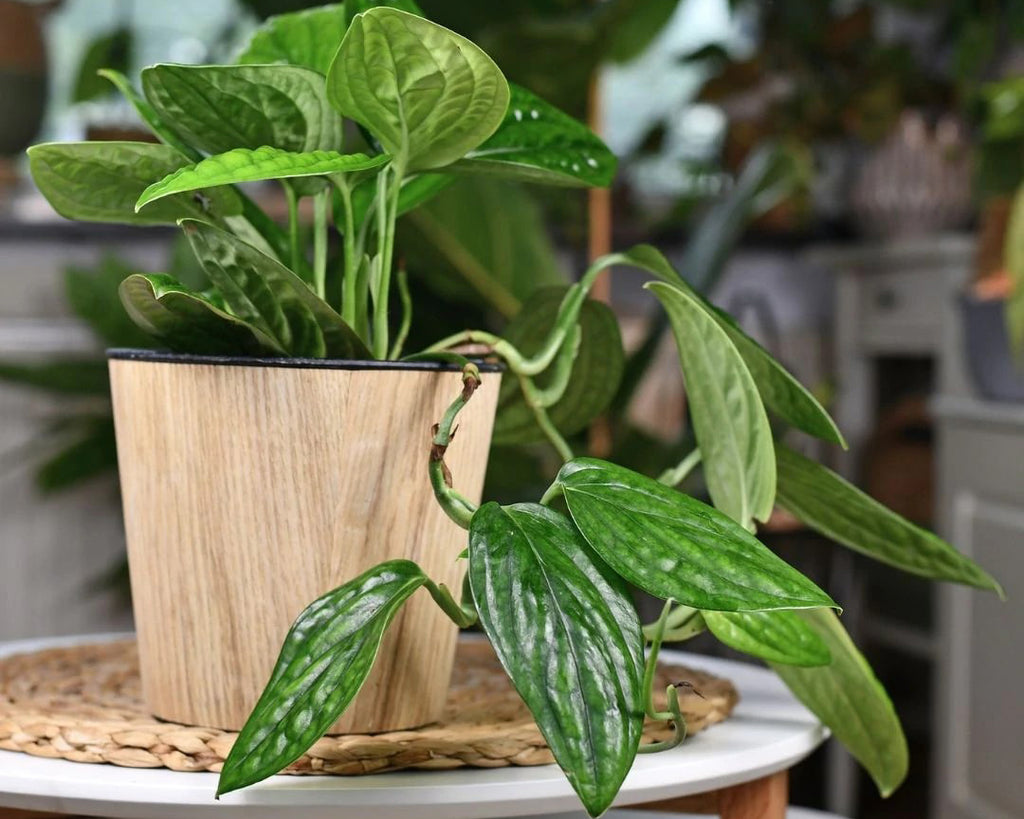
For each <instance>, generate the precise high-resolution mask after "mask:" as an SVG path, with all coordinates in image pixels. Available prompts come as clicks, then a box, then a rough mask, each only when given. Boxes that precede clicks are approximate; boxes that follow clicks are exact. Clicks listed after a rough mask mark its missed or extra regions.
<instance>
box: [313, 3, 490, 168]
mask: <svg viewBox="0 0 1024 819" xmlns="http://www.w3.org/2000/svg"><path fill="white" fill-rule="evenodd" d="M327 93H328V96H329V98H330V100H331V102H332V103H333V105H334V106H335V108H337V110H338V111H339V112H341V113H342V114H344V115H345V116H347V117H350V118H352V119H354V120H355V121H356V122H358V123H360V124H361V125H363V126H364V127H366V128H367V129H369V130H370V132H371V133H372V134H373V135H374V136H375V137H376V138H377V139H378V140H380V143H381V144H382V145H383V146H384V149H385V151H386V152H387V153H389V154H391V155H392V156H393V157H395V161H396V163H397V164H398V165H399V167H401V168H402V170H403V171H412V170H426V169H429V168H437V167H441V166H443V165H448V164H450V163H452V162H454V161H455V160H457V159H461V158H462V157H463V156H465V154H466V153H467V152H468V151H470V150H472V149H473V148H475V147H477V146H478V145H479V144H480V143H481V142H483V141H484V140H485V139H487V138H488V137H489V136H490V135H491V134H492V133H494V131H495V129H496V128H497V127H498V126H499V125H500V124H501V120H502V118H503V117H504V115H505V110H506V109H507V108H508V100H509V90H508V83H507V82H506V81H505V78H504V76H503V75H502V73H501V70H500V69H499V68H498V67H497V66H496V65H495V64H494V61H493V60H491V58H490V57H488V56H487V54H485V53H484V52H483V51H482V50H481V49H480V48H479V47H478V46H477V45H475V44H474V43H472V42H470V41H469V40H467V39H466V38H465V37H462V36H460V35H458V34H456V33H455V32H453V31H449V30H448V29H446V28H444V27H443V26H439V25H437V24H436V23H431V22H430V21H429V20H425V19H423V18H422V17H417V16H415V15H413V14H408V13H406V12H403V11H397V10H395V9H390V8H383V7H378V8H373V9H370V10H369V11H367V12H364V13H363V14H360V15H359V16H357V17H356V18H355V19H354V20H353V21H352V25H351V26H350V27H349V30H348V32H347V33H346V34H345V39H344V40H343V41H342V44H341V48H340V49H339V50H338V55H337V56H336V57H335V59H334V62H333V63H332V64H331V68H330V71H329V72H328V75H327Z"/></svg>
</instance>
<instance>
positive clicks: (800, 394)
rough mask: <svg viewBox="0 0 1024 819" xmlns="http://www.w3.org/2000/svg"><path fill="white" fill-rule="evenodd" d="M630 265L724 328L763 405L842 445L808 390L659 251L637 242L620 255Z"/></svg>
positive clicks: (812, 432) (836, 430) (833, 428)
mask: <svg viewBox="0 0 1024 819" xmlns="http://www.w3.org/2000/svg"><path fill="white" fill-rule="evenodd" d="M624 256H625V258H626V259H627V261H628V262H629V263H630V264H633V265H635V266H636V267H639V268H640V269H641V270H646V271H647V272H648V273H651V274H653V275H655V276H657V277H658V278H659V279H661V280H662V281H664V282H667V283H668V284H671V285H674V286H676V287H678V288H679V289H680V290H683V291H684V292H685V293H687V294H688V295H689V296H691V297H692V298H693V299H695V300H696V301H697V302H698V303H699V304H700V305H701V306H702V307H703V308H704V309H705V310H706V311H707V312H708V314H709V315H711V316H712V318H714V319H715V321H716V322H718V324H719V326H720V327H721V328H722V329H723V330H725V332H726V333H727V334H728V336H729V338H730V339H731V340H732V342H733V344H734V345H735V346H736V350H737V351H738V352H739V354H740V355H741V356H742V357H743V363H744V364H746V365H747V369H748V370H749V371H750V375H751V377H752V378H753V379H754V382H755V383H756V384H757V389H758V392H759V393H760V394H761V400H762V401H764V404H765V406H766V407H767V408H768V409H770V410H771V411H772V412H774V413H775V414H776V415H778V416H779V417H781V418H783V419H784V420H785V421H787V422H789V423H790V424H792V425H793V426H795V427H796V428H797V429H800V430H803V431H804V432H806V433H808V434H809V435H814V436H815V437H818V438H821V439H823V440H825V441H831V442H833V443H836V444H839V445H840V446H842V447H845V446H846V441H845V440H844V439H843V435H842V433H841V432H840V431H839V428H838V427H837V426H836V423H835V421H833V420H832V417H831V416H830V415H829V414H828V412H827V411H826V410H825V408H824V407H822V406H821V404H820V403H819V402H818V399H817V398H815V397H814V396H813V395H812V394H811V392H810V391H809V390H807V389H806V388H805V387H804V386H803V385H802V384H801V383H800V382H799V381H797V380H796V379H795V378H794V377H793V376H792V375H791V374H790V373H789V372H788V371H787V370H786V368H785V367H783V366H782V365H781V364H780V363H779V362H778V361H776V360H775V359H774V358H772V356H771V355H770V354H769V353H768V352H767V351H766V350H765V349H764V348H763V347H762V346H761V345H760V344H758V343H757V342H756V341H754V339H752V338H751V337H750V336H748V335H747V334H746V333H744V332H743V329H742V328H741V327H740V326H739V324H737V323H736V320H735V319H734V318H733V317H732V316H730V315H729V314H728V313H726V312H725V311H724V310H721V309H719V308H718V307H715V306H714V305H713V304H711V302H709V301H708V300H707V299H705V298H704V297H703V296H701V295H700V294H698V293H697V292H696V291H695V290H694V289H693V288H692V287H691V286H690V285H689V283H687V282H686V281H685V280H684V279H683V278H682V276H680V275H679V273H678V272H677V271H676V270H675V268H673V267H672V265H671V264H669V261H668V259H666V258H665V257H664V256H663V255H662V253H661V251H659V250H658V249H657V248H654V247H651V246H650V245H637V246H636V247H634V248H632V249H631V250H630V251H629V252H627V253H625V254H624Z"/></svg>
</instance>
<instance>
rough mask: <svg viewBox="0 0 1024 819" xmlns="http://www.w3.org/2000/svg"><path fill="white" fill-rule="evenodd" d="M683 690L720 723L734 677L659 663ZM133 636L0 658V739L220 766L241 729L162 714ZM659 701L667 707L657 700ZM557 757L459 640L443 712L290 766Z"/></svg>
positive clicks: (650, 732) (358, 769) (86, 753)
mask: <svg viewBox="0 0 1024 819" xmlns="http://www.w3.org/2000/svg"><path fill="white" fill-rule="evenodd" d="M682 680H686V681H689V682H691V683H692V684H693V686H694V687H695V688H696V689H697V690H698V691H700V693H701V694H703V695H704V697H705V698H704V699H701V698H700V697H698V696H697V695H696V694H694V693H692V692H691V691H688V690H687V689H685V688H682V689H680V690H679V694H680V706H681V708H682V711H683V713H684V714H685V715H686V721H687V725H688V727H689V730H690V732H691V733H695V732H697V731H700V730H702V729H704V728H706V727H707V726H709V725H713V724H714V723H716V722H721V721H722V720H724V719H725V718H726V717H728V716H729V714H730V713H731V712H732V709H733V707H734V706H735V705H736V702H737V701H738V699H739V697H738V696H737V694H736V690H735V689H734V688H733V686H732V683H730V682H729V681H728V680H724V679H720V678H717V677H713V676H711V675H710V674H706V673H704V672H702V671H697V670H693V669H689V668H683V667H681V666H672V665H665V664H662V665H660V666H659V668H658V674H657V679H656V684H655V691H656V692H663V691H664V690H665V686H666V685H668V684H669V683H670V682H672V683H674V682H679V681H682ZM139 690H140V686H139V671H138V656H137V654H136V650H135V643H134V642H132V641H123V642H115V643H101V644H97V645H84V646H78V647H74V648H60V649H51V650H48V651H40V652H37V653H33V654H21V655H16V656H12V657H9V658H6V659H2V660H0V749H5V750H9V751H23V752H24V753H27V754H32V755H34V756H42V757H50V758H54V759H57V758H62V759H68V760H71V761H73V762H109V763H112V764H114V765H123V766H127V767H132V768H160V767H166V768H170V769H171V770H175V771H219V770H220V768H221V765H222V764H223V762H224V758H225V756H226V755H227V753H228V751H229V750H230V749H231V745H232V743H233V742H234V741H235V737H236V736H237V734H235V733H231V732H227V731H221V730H218V729H215V728H201V727H195V726H188V725H175V724H171V723H166V722H160V721H159V720H157V719H156V718H155V717H153V716H151V715H150V714H148V713H147V711H146V708H145V706H144V705H143V704H142V701H141V698H140V693H139ZM655 703H656V705H658V706H659V707H664V696H663V695H662V702H661V703H658V700H657V697H656V699H655ZM671 733H672V730H671V728H670V727H669V726H668V725H667V724H666V723H663V722H661V723H659V722H651V721H648V723H647V725H646V726H645V729H644V741H645V742H652V741H655V740H662V739H667V738H668V737H669V736H671ZM552 761H553V759H552V756H551V752H550V751H549V750H548V748H547V746H546V745H545V743H544V739H543V738H542V737H541V734H540V731H539V730H538V729H537V726H536V725H535V724H534V722H533V720H532V718H531V717H530V714H529V712H528V711H527V710H526V706H525V705H523V702H522V700H520V699H519V696H518V695H517V694H516V693H515V691H514V690H513V689H512V687H511V684H510V683H509V682H508V678H507V677H506V676H505V673H504V671H503V670H502V668H501V666H500V665H499V664H498V661H497V659H496V658H495V656H494V653H493V650H492V649H491V647H490V646H489V645H488V644H487V643H486V642H484V641H463V642H462V643H460V646H459V651H458V656H457V660H456V664H455V672H454V674H453V677H452V685H451V688H450V690H449V694H448V702H447V704H446V706H445V712H444V717H443V719H442V720H441V721H440V722H438V723H434V724H431V725H427V726H425V727H423V728H419V729H417V730H409V731H394V732H390V733H384V734H375V735H372V736H371V735H355V734H349V735H343V736H331V737H324V738H323V739H321V740H319V741H318V742H317V743H316V744H315V745H314V746H313V747H312V748H310V749H309V751H308V752H307V753H306V754H305V755H304V756H303V757H302V758H301V759H299V760H298V761H297V762H295V763H294V764H293V765H291V766H290V767H289V768H288V770H287V773H295V774H340V775H346V776H348V775H356V774H367V773H376V772H383V771H394V770H399V769H401V768H433V769H444V768H459V767H462V766H470V767H478V768H500V767H504V766H506V765H545V764H548V763H551V762H552Z"/></svg>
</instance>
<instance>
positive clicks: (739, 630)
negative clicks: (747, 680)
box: [703, 611, 832, 666]
mask: <svg viewBox="0 0 1024 819" xmlns="http://www.w3.org/2000/svg"><path fill="white" fill-rule="evenodd" d="M703 617H704V623H705V624H706V625H707V627H708V629H709V630H710V631H711V633H712V634H714V635H715V637H717V638H718V639H719V640H721V641H722V642H723V643H725V644H726V645H727V646H729V647H730V648H734V649H736V650H737V651H742V652H744V653H745V654H750V655H752V656H754V657H760V658H761V659H762V660H771V661H772V662H775V663H784V664H786V665H800V666H819V665H828V664H829V662H830V660H831V659H832V655H831V654H830V653H829V650H828V646H826V645H825V642H824V640H822V639H821V638H820V637H819V636H818V634H817V632H815V630H814V629H812V628H811V627H810V626H809V625H807V623H805V622H804V621H803V619H801V617H800V616H799V614H798V613H797V612H794V611H742V612H735V611H707V612H704V613H703Z"/></svg>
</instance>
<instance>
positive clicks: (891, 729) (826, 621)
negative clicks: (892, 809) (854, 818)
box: [772, 609, 907, 796]
mask: <svg viewBox="0 0 1024 819" xmlns="http://www.w3.org/2000/svg"><path fill="white" fill-rule="evenodd" d="M800 617H802V618H803V619H804V620H805V621H806V622H807V623H808V624H810V625H811V626H812V627H813V628H814V630H815V631H816V632H817V634H818V636H819V637H821V638H822V640H824V641H825V645H826V646H827V647H828V650H829V653H830V654H831V655H832V662H831V663H830V664H829V665H827V666H822V667H820V668H798V667H796V666H792V665H781V664H775V663H773V664H772V668H774V669H775V672H776V673H777V674H778V675H779V676H780V677H781V678H782V680H783V682H785V683H786V685H788V686H789V689H790V690H791V691H792V692H793V693H794V694H795V695H796V697H797V699H799V700H800V702H802V703H803V704H804V705H806V706H807V707H808V708H810V709H811V711H813V712H814V714H815V716H817V717H818V719H820V720H821V721H822V722H823V723H825V725H827V726H828V727H829V729H830V730H831V731H832V735H833V736H834V737H835V738H836V739H838V740H839V741H840V742H842V743H843V745H845V746H846V747H847V749H849V751H850V753H851V754H853V755H854V757H856V758H857V760H858V761H859V762H860V763H861V765H863V766H864V767H865V768H866V769H867V771H868V773H870V774H871V776H872V777H873V778H874V780H875V784H876V785H878V789H879V790H880V791H881V792H882V795H883V796H888V795H889V794H891V793H892V792H893V791H894V790H896V788H897V787H899V784H900V783H901V782H902V781H903V779H904V777H905V776H906V775H907V740H906V738H905V737H904V736H903V728H902V727H901V726H900V721H899V717H897V716H896V711H895V709H894V708H893V707H892V702H891V701H890V699H889V696H888V694H886V693H885V689H884V688H882V684H881V683H880V682H879V681H878V679H877V678H876V677H875V674H874V672H873V671H872V670H871V666H869V665H868V663H867V660H865V659H864V657H863V656H862V655H861V653H860V652H859V651H858V650H857V647H856V646H855V645H854V644H853V640H851V639H850V635H849V634H847V633H846V629H844V628H843V626H842V624H841V623H840V622H839V618H838V617H836V615H835V612H831V611H822V610H820V609H819V610H815V611H807V612H800Z"/></svg>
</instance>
